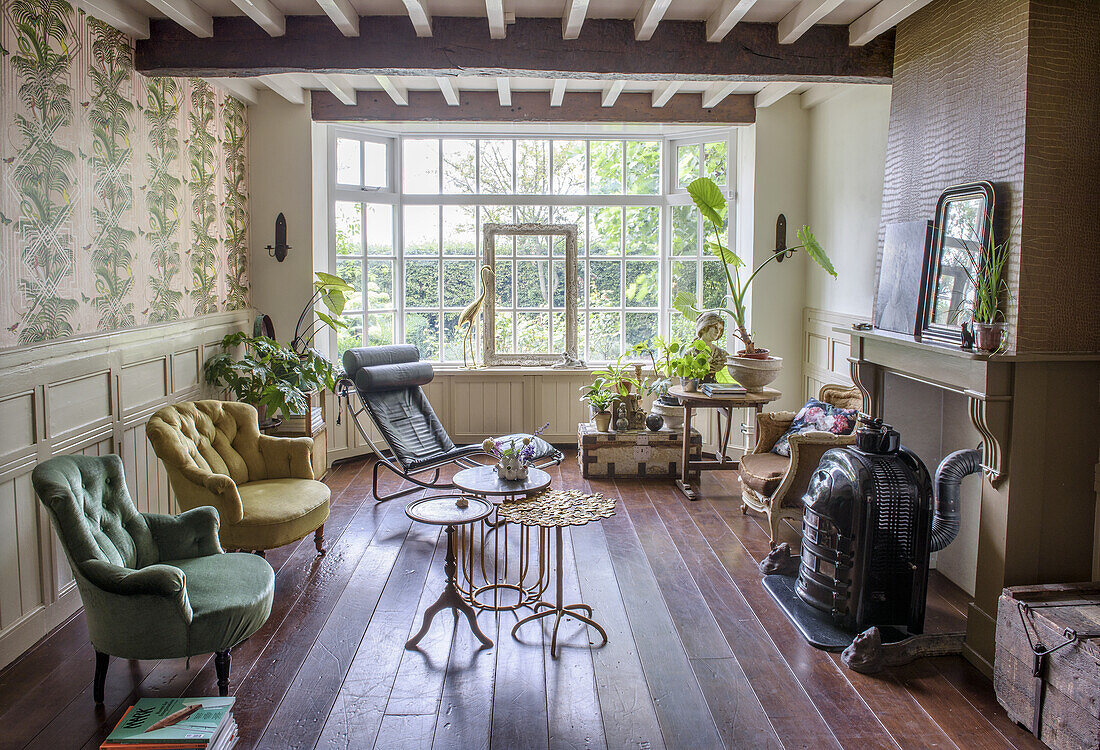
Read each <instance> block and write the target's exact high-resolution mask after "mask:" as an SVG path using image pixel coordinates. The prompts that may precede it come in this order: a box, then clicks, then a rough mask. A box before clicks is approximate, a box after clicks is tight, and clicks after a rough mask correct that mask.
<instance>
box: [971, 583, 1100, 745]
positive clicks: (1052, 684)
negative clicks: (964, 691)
mask: <svg viewBox="0 0 1100 750" xmlns="http://www.w3.org/2000/svg"><path fill="white" fill-rule="evenodd" d="M1021 603H1022V604H1024V605H1025V610H1024V612H1023V618H1022V619H1021V617H1020V614H1021V612H1020V604H1021ZM1025 623H1026V630H1025ZM1067 629H1069V630H1072V631H1074V632H1075V633H1076V635H1077V636H1078V637H1077V638H1076V639H1074V640H1073V642H1072V643H1069V644H1068V645H1066V646H1064V647H1062V648H1059V649H1058V650H1056V651H1054V652H1053V653H1050V654H1048V655H1047V656H1044V657H1042V658H1041V660H1040V662H1039V663H1038V666H1039V670H1038V671H1039V674H1038V675H1036V674H1035V668H1036V664H1037V662H1036V656H1035V652H1034V651H1033V650H1032V646H1031V644H1032V643H1035V644H1036V645H1038V644H1041V647H1042V648H1046V649H1052V648H1055V647H1056V646H1059V645H1060V644H1062V643H1065V642H1066V641H1067V640H1068V639H1067V637H1066V635H1065V633H1066V630H1067ZM1029 635H1030V637H1031V640H1030V641H1029V640H1028V636H1029ZM993 687H994V689H995V690H996V691H997V700H998V702H1000V704H1001V705H1002V706H1004V707H1005V711H1006V712H1007V713H1008V716H1009V718H1010V719H1012V720H1013V721H1015V722H1017V723H1018V724H1020V725H1022V726H1024V727H1025V728H1027V729H1029V730H1031V732H1032V733H1033V734H1034V735H1035V736H1036V737H1038V738H1039V739H1040V740H1042V741H1043V742H1044V743H1045V744H1047V745H1048V746H1050V747H1052V748H1054V749H1055V750H1085V748H1088V749H1089V750H1095V748H1097V747H1100V582H1093V583H1061V584H1048V585H1044V586H1014V587H1012V588H1007V589H1005V590H1004V593H1003V594H1002V595H1001V598H1000V600H999V602H998V605H997V653H996V659H995V662H994V667H993Z"/></svg>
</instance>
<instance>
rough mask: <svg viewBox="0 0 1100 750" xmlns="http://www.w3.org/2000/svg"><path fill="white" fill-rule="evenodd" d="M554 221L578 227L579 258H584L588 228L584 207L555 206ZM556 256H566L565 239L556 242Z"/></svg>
mask: <svg viewBox="0 0 1100 750" xmlns="http://www.w3.org/2000/svg"><path fill="white" fill-rule="evenodd" d="M553 212H554V213H553V218H552V221H553V222H554V223H555V224H576V225H577V256H578V257H583V256H584V254H585V253H586V252H587V242H586V238H587V237H588V231H587V229H588V227H587V224H586V222H585V214H584V207H582V206H555V207H554V209H553ZM554 255H559V256H561V255H565V239H564V238H561V239H556V240H555V241H554Z"/></svg>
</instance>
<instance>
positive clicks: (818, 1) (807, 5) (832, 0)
mask: <svg viewBox="0 0 1100 750" xmlns="http://www.w3.org/2000/svg"><path fill="white" fill-rule="evenodd" d="M842 2H844V0H802V2H800V3H799V4H798V5H796V6H795V7H794V8H793V9H792V10H791V12H790V13H788V14H787V15H785V16H783V19H782V20H781V21H780V22H779V43H780V44H793V43H794V42H797V41H798V40H799V39H800V38H801V37H802V35H803V34H805V33H806V32H807V31H809V30H810V27H811V26H813V25H814V24H815V23H817V22H818V21H820V20H821V19H822V18H824V17H825V16H827V15H828V14H829V13H832V12H833V11H834V10H836V8H837V6H839V5H840V4H841V3H842Z"/></svg>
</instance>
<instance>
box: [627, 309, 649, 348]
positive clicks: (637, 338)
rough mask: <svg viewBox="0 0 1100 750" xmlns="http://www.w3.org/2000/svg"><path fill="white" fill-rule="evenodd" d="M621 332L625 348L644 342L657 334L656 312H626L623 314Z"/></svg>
mask: <svg viewBox="0 0 1100 750" xmlns="http://www.w3.org/2000/svg"><path fill="white" fill-rule="evenodd" d="M623 317H624V318H625V325H624V326H623V333H624V335H625V337H626V342H625V345H626V348H627V349H629V348H631V347H632V346H635V345H637V344H642V343H645V342H646V341H649V340H650V339H651V338H653V337H654V336H656V335H657V313H655V312H647V313H637V312H628V313H626V314H625V315H624V316H623Z"/></svg>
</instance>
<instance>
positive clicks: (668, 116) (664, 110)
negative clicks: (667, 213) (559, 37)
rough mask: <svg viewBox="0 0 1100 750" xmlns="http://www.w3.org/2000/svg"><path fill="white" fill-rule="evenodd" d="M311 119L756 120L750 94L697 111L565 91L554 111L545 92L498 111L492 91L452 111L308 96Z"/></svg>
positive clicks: (432, 98)
mask: <svg viewBox="0 0 1100 750" xmlns="http://www.w3.org/2000/svg"><path fill="white" fill-rule="evenodd" d="M312 99H313V119H314V120H316V121H318V122H323V121H341V120H342V121H350V120H358V121H365V120H371V121H400V122H409V121H419V120H427V121H436V120H438V121H447V122H467V121H468V122H660V123H696V124H698V123H705V124H708V125H724V124H729V125H748V124H751V123H753V122H755V121H756V109H755V107H754V106H753V97H752V96H751V95H738V94H735V95H733V96H727V97H726V98H725V99H723V100H722V102H721V103H720V104H718V105H717V106H714V107H711V108H710V109H703V108H702V107H701V106H700V102H699V95H698V94H677V95H675V96H673V97H672V98H671V99H670V100H669V101H668V102H667V103H666V104H665V105H664V106H663V107H654V106H652V97H651V96H650V94H644V93H642V94H639V93H623V94H620V95H619V98H618V99H617V100H616V102H615V106H613V107H604V106H602V101H603V94H602V93H601V92H599V91H592V92H587V91H577V92H570V93H569V94H568V95H567V96H566V97H565V98H564V99H563V100H562V104H561V106H560V107H553V106H551V105H550V95H549V93H548V92H518V91H514V92H512V104H511V106H506V107H502V106H501V105H500V99H499V97H498V96H497V92H495V91H463V92H462V95H461V99H460V101H459V105H458V106H457V107H454V106H451V105H449V104H447V102H446V100H445V99H444V98H443V95H442V94H440V93H439V92H438V91H410V92H409V103H408V105H407V106H403V107H402V106H398V105H396V104H394V102H393V100H392V99H390V98H389V97H388V96H386V94H385V93H384V92H382V91H360V92H358V96H357V98H356V103H355V104H353V105H350V106H349V105H346V104H343V103H342V102H341V101H340V100H339V99H337V98H336V97H335V96H333V95H332V94H330V93H329V92H327V91H314V92H313V95H312Z"/></svg>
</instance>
